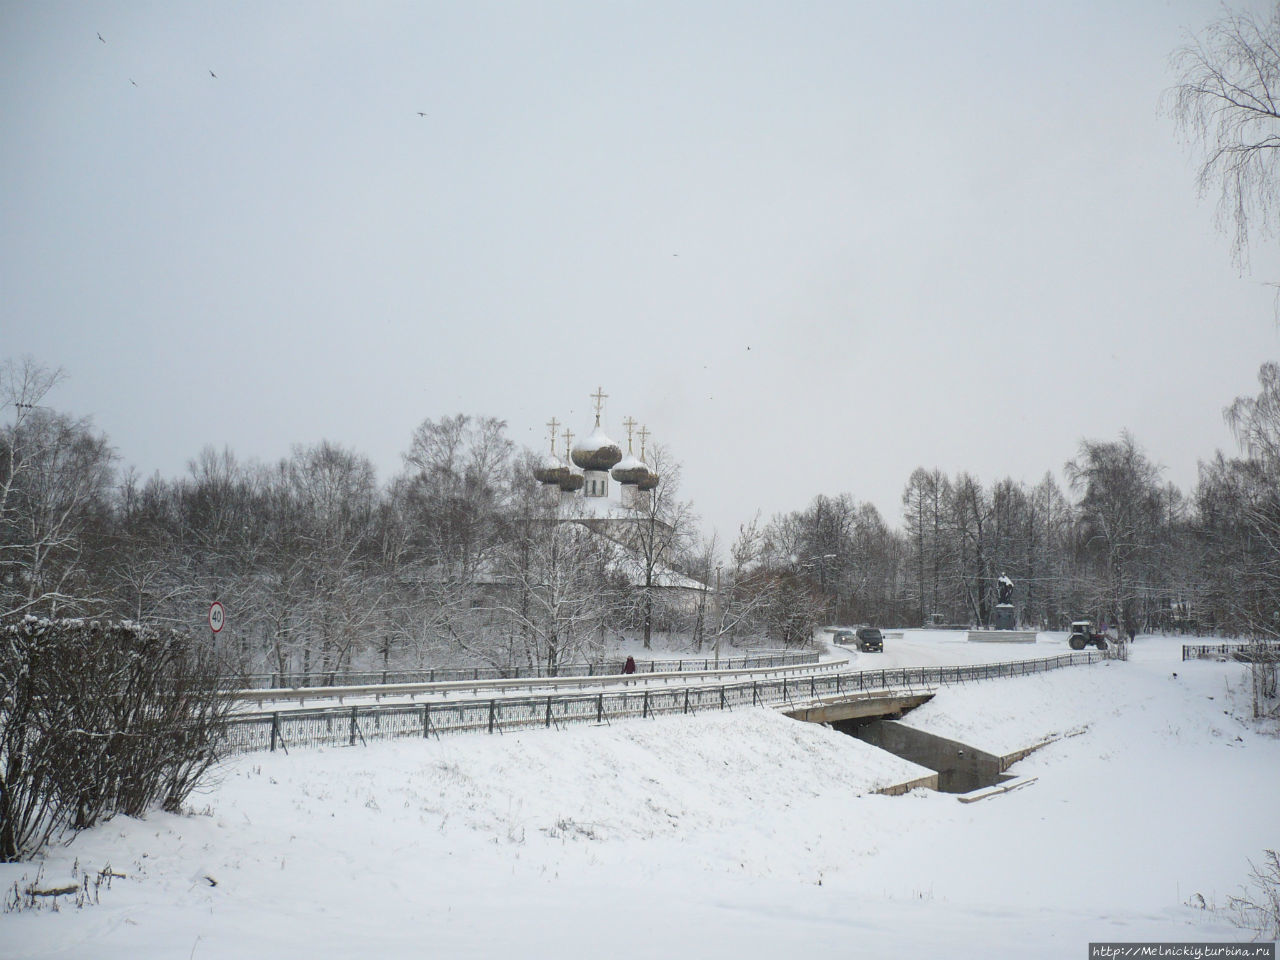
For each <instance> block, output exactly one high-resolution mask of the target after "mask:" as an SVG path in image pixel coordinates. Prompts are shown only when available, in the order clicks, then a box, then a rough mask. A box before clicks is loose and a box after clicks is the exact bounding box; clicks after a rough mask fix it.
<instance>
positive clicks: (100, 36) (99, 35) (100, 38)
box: [98, 34, 107, 43]
mask: <svg viewBox="0 0 1280 960" xmlns="http://www.w3.org/2000/svg"><path fill="white" fill-rule="evenodd" d="M98 39H99V40H102V34H98ZM102 42H103V43H106V42H107V41H105V40H102Z"/></svg>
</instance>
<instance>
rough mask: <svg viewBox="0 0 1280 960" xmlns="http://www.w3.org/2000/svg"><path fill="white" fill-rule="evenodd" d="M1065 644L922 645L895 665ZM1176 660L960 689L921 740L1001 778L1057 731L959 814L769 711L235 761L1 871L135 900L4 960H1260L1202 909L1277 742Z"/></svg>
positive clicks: (7, 929)
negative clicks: (1125, 955) (1238, 947)
mask: <svg viewBox="0 0 1280 960" xmlns="http://www.w3.org/2000/svg"><path fill="white" fill-rule="evenodd" d="M1064 639H1065V638H1058V637H1056V635H1041V640H1040V642H1038V643H1036V644H1032V645H1026V646H1022V645H1016V649H1015V647H1012V646H1011V647H1000V646H999V645H988V644H968V643H964V642H963V641H959V640H958V639H957V635H955V634H950V635H948V636H947V637H946V638H942V637H938V636H935V635H934V634H931V633H926V632H918V633H908V635H907V636H906V637H905V638H904V639H903V640H902V641H892V640H891V641H889V642H888V643H887V644H886V647H887V650H886V653H885V655H883V656H884V660H885V661H888V662H885V664H884V665H885V666H893V665H898V663H897V662H894V661H893V660H892V658H894V657H899V658H904V659H906V660H910V659H912V658H914V661H915V662H917V663H919V662H925V663H931V664H932V663H951V662H981V661H991V660H995V659H1002V658H1003V656H1004V654H1002V653H1001V652H1000V651H1002V650H1008V651H1010V653H1009V654H1008V655H1015V654H1016V655H1019V656H1030V655H1036V656H1046V655H1052V654H1054V653H1058V652H1064V651H1065V650H1066V646H1065V642H1063V641H1064ZM960 643H964V646H959V645H958V644H960ZM1180 643H1181V640H1180V639H1161V638H1144V639H1140V640H1139V641H1138V643H1137V645H1136V647H1135V650H1134V656H1133V659H1132V660H1131V661H1130V662H1128V663H1104V664H1097V665H1094V666H1091V667H1077V668H1071V669H1064V670H1058V671H1054V672H1051V673H1047V674H1040V675H1036V676H1031V677H1026V678H1018V679H1011V680H993V681H984V682H982V683H973V684H967V685H962V686H957V687H948V688H944V689H943V690H942V691H941V692H940V693H939V695H938V696H937V697H936V698H935V699H934V700H933V701H932V702H931V703H929V704H927V705H926V706H924V707H922V708H920V709H919V710H917V711H916V712H914V713H913V714H911V715H910V716H909V718H908V722H909V723H911V724H913V725H916V726H919V727H921V728H923V729H927V730H931V731H935V732H938V733H941V734H943V735H945V736H952V737H958V738H960V739H963V740H965V741H967V742H969V743H971V744H973V745H974V746H978V747H982V748H984V749H988V750H995V751H997V752H1005V751H1007V750H1012V749H1016V748H1019V747H1023V746H1028V745H1030V744H1032V743H1035V742H1038V741H1040V740H1042V739H1044V738H1045V737H1047V736H1050V735H1064V736H1062V738H1061V739H1059V740H1057V741H1055V742H1054V743H1051V744H1050V745H1049V746H1046V747H1045V748H1044V749H1042V750H1040V751H1039V752H1037V753H1034V754H1032V755H1031V756H1030V757H1028V758H1026V759H1025V760H1023V761H1021V762H1019V763H1018V764H1017V765H1016V766H1015V767H1014V770H1013V771H1012V772H1014V773H1018V774H1022V775H1026V776H1035V777H1037V778H1038V779H1037V781H1036V782H1035V783H1034V784H1032V785H1030V786H1028V787H1025V788H1023V789H1020V790H1018V791H1015V792H1013V793H1009V794H1005V795H1002V796H998V797H994V798H991V799H988V800H983V801H980V802H977V803H972V804H961V803H959V802H958V801H957V800H956V798H955V797H954V796H950V795H946V794H938V793H933V792H929V791H915V792H913V793H911V794H908V795H906V796H902V797H885V796H878V795H874V794H872V793H871V792H870V791H873V790H875V789H876V788H877V787H880V786H884V785H886V784H889V783H893V782H898V781H901V780H906V779H909V778H911V777H913V776H916V775H919V774H921V773H923V772H924V771H922V770H921V769H920V768H917V767H914V766H913V765H911V764H908V763H907V762H906V761H903V760H900V759H898V758H896V757H893V756H891V755H888V754H885V753H882V752H880V751H877V750H875V749H874V748H872V747H869V746H867V745H865V744H863V743H861V742H860V741H857V740H855V739H853V738H851V737H846V736H844V735H842V734H840V733H837V732H835V731H832V730H829V729H827V728H824V727H820V726H815V725H810V724H802V723H799V722H797V721H792V720H788V719H786V718H784V717H782V716H780V715H778V714H775V713H771V712H768V711H765V710H749V709H748V710H741V711H736V712H731V713H727V714H714V715H703V716H695V717H688V718H685V717H662V718H658V719H651V720H640V721H634V722H627V723H617V724H614V725H612V726H606V727H575V728H569V729H566V730H563V731H555V730H552V731H544V730H535V731H528V732H522V733H519V734H508V735H506V736H487V735H474V736H455V737H450V738H444V739H441V740H438V741H436V740H432V741H425V742H424V741H413V742H398V743H374V744H371V745H370V746H368V747H356V748H342V749H327V750H310V751H295V752H294V753H293V754H291V755H288V756H286V755H284V754H283V753H276V754H259V755H252V756H247V757H240V758H237V759H236V760H234V761H232V762H230V763H228V764H227V765H226V766H225V767H224V768H223V769H222V770H221V772H220V775H219V778H218V782H217V783H215V784H211V785H210V786H209V787H208V789H207V790H205V791H204V792H203V793H202V794H200V795H198V796H196V797H194V798H193V807H194V808H195V812H193V813H191V814H188V815H183V816H172V815H164V814H153V815H152V816H150V817H148V818H147V819H146V820H145V821H135V820H128V819H124V818H117V819H116V820H114V821H112V822H110V823H108V824H106V825H104V826H102V827H100V828H98V829H95V830H93V831H90V832H88V833H86V834H83V835H81V836H79V837H77V838H76V839H75V840H74V841H73V842H72V843H70V844H69V845H65V846H55V847H54V848H52V849H51V850H50V851H49V852H48V854H47V856H46V858H45V860H44V862H43V864H9V865H0V884H2V885H3V886H4V887H7V888H12V887H13V885H14V883H17V884H19V886H23V885H25V884H27V883H29V882H30V881H31V880H32V879H33V878H34V877H35V876H36V873H37V870H40V871H41V872H42V876H41V882H42V884H44V885H53V884H57V883H59V882H62V881H64V880H67V879H70V878H71V877H72V876H73V874H75V872H76V871H84V870H88V871H90V872H91V873H96V872H97V871H98V870H100V869H101V868H102V867H103V866H105V865H107V864H110V866H111V867H112V868H113V870H115V871H116V872H119V873H123V874H125V878H124V879H116V880H113V881H112V883H111V887H110V889H107V888H106V887H105V886H104V887H103V888H102V889H101V890H100V892H99V902H98V903H97V904H96V905H90V906H86V907H84V908H83V909H78V910H77V909H75V908H74V906H72V905H70V904H69V903H66V902H65V901H67V900H68V899H69V898H65V897H64V898H63V900H64V905H63V907H62V909H61V910H60V911H59V912H57V913H53V912H50V911H49V910H47V909H45V910H42V911H38V912H32V911H21V912H9V913H7V914H3V915H0V957H13V958H18V957H22V958H55V957H57V958H62V957H65V958H71V957H75V958H82V957H94V958H115V957H119V958H126V957H128V958H152V957H155V958H159V957H183V958H202V960H207V958H221V957H225V958H231V957H236V958H239V957H246V956H263V957H268V956H269V957H298V958H308V960H313V958H318V957H376V958H399V957H436V956H464V955H465V956H471V957H515V956H520V957H533V958H540V957H548V958H550V957H557V958H563V957H576V956H590V955H601V956H608V957H611V958H613V957H623V958H629V957H654V956H698V957H734V958H741V957H770V958H776V957H789V956H796V955H799V954H805V955H817V956H821V955H823V954H824V953H827V952H830V955H832V956H842V957H843V956H854V955H857V956H886V957H887V956H902V955H911V954H913V953H916V954H919V955H923V956H948V957H993V956H994V957H1008V956H1036V957H1072V958H1078V957H1082V956H1085V955H1086V945H1087V943H1088V942H1089V941H1098V940H1123V941H1152V940H1196V941H1242V940H1246V939H1248V936H1249V934H1248V933H1247V932H1246V931H1242V930H1240V929H1238V928H1237V927H1235V926H1233V925H1232V924H1231V923H1230V922H1229V919H1228V917H1227V916H1226V915H1225V913H1222V912H1215V911H1212V910H1204V909H1199V908H1198V904H1199V899H1198V898H1199V897H1203V898H1204V900H1205V901H1206V902H1207V903H1208V904H1210V905H1213V904H1218V905H1222V904H1224V903H1225V902H1226V900H1227V897H1228V895H1229V894H1231V893H1236V892H1240V891H1241V890H1242V889H1243V885H1244V884H1245V882H1246V880H1247V875H1248V872H1249V860H1250V859H1253V860H1255V861H1259V860H1260V859H1261V856H1262V852H1263V849H1264V848H1272V849H1275V848H1277V847H1280V835H1277V834H1278V833H1280V828H1278V827H1277V826H1276V819H1275V805H1276V796H1277V791H1278V788H1280V739H1277V738H1276V737H1275V736H1274V735H1264V734H1262V733H1260V732H1258V731H1257V730H1256V729H1255V727H1254V726H1253V725H1252V724H1251V723H1249V722H1245V721H1243V720H1241V719H1239V717H1241V716H1247V704H1246V703H1245V700H1244V693H1243V692H1242V689H1241V688H1243V686H1244V672H1243V668H1242V667H1240V666H1239V665H1228V664H1218V663H1210V662H1191V663H1182V662H1181V661H1180V660H1179V644H1180ZM895 646H896V649H895ZM973 648H977V650H976V651H975V650H974V649H973ZM912 650H914V653H913V652H911V651H912ZM880 657H881V655H878V654H864V655H862V656H861V661H862V663H860V664H859V665H860V666H862V665H868V666H869V665H870V664H868V663H867V661H875V663H876V664H878V663H879V662H880ZM955 658H961V659H955ZM215 883H216V885H214V884H215ZM1189 902H1190V903H1195V904H1197V906H1188V905H1187V904H1188V903H1189Z"/></svg>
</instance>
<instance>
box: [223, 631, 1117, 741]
mask: <svg viewBox="0 0 1280 960" xmlns="http://www.w3.org/2000/svg"><path fill="white" fill-rule="evenodd" d="M1101 658H1102V657H1101V654H1098V653H1095V652H1093V651H1089V652H1086V653H1071V654H1064V655H1059V656H1055V657H1046V658H1042V659H1037V660H1017V661H1011V662H1005V663H992V664H976V665H967V666H953V667H898V668H892V669H883V670H861V671H853V670H850V669H849V665H848V664H847V663H839V662H836V663H827V664H807V665H797V666H790V667H777V668H770V669H766V670H727V671H694V672H684V673H681V674H679V678H680V682H677V681H676V679H673V677H672V675H666V676H664V675H661V674H645V675H643V676H641V675H637V674H632V675H615V676H612V677H596V678H591V679H592V681H593V682H594V683H595V684H596V689H595V690H594V691H593V692H587V691H585V690H583V689H581V688H578V689H575V690H566V689H562V688H561V684H559V683H551V684H548V680H549V679H555V678H539V679H536V680H534V679H527V680H524V681H518V682H519V683H523V686H512V685H511V681H501V682H499V681H491V682H489V686H488V688H487V689H488V694H489V695H488V696H480V695H478V694H479V690H478V689H477V688H476V681H472V682H470V683H464V687H465V689H461V690H460V689H458V688H457V686H456V683H457V682H450V683H451V684H452V685H451V686H449V687H448V688H447V689H443V690H441V689H430V688H431V687H432V686H433V685H431V684H425V685H424V684H418V685H411V686H414V687H415V689H413V690H410V691H398V692H397V695H398V696H399V697H400V699H399V700H398V701H397V702H381V701H380V700H379V701H377V702H374V703H372V704H369V703H364V704H360V703H352V704H349V705H348V704H341V705H335V704H334V703H332V702H330V704H329V705H324V706H313V707H306V706H303V705H300V706H299V707H296V708H292V707H291V708H288V709H274V710H270V711H263V710H257V711H252V712H251V711H248V710H243V711H242V712H239V713H235V714H233V715H232V716H231V717H230V719H229V721H228V729H227V740H228V746H229V748H230V750H231V752H233V753H243V752H251V751H256V750H276V749H286V750H287V749H289V748H291V747H296V746H321V745H333V746H336V745H344V744H349V745H355V744H357V743H367V742H368V741H370V740H374V739H390V738H395V737H419V738H426V737H432V736H436V737H439V736H441V735H443V734H448V733H503V732H507V731H511V730H519V729H529V728H536V727H542V728H548V729H549V728H552V727H555V728H559V727H561V726H564V725H566V724H570V723H597V724H600V723H611V722H613V721H614V720H623V719H631V718H635V719H644V718H648V717H656V716H660V715H671V714H683V715H687V714H696V713H701V712H705V711H707V710H728V709H734V708H737V707H746V706H765V707H770V708H772V709H776V710H780V711H782V712H784V713H786V714H787V715H788V716H792V717H795V718H796V719H800V720H807V721H809V722H814V723H832V722H837V721H839V720H844V719H857V718H865V717H891V716H895V715H901V713H903V712H904V711H906V710H908V709H911V708H912V707H914V706H918V705H919V704H920V703H923V702H925V701H926V700H928V699H929V698H930V697H931V696H933V695H934V693H935V692H936V691H937V690H938V688H939V687H941V686H943V685H945V684H950V683H964V682H969V681H974V680H985V679H994V678H998V677H1014V676H1023V675H1028V674H1033V673H1041V672H1044V671H1047V670H1056V669H1061V668H1064V667H1069V666H1077V665H1084V664H1091V663H1094V662H1096V661H1097V660H1099V659H1101ZM559 679H560V680H562V681H566V682H568V681H572V682H574V683H582V682H583V680H584V678H581V677H576V678H559ZM642 680H643V682H641V681H642ZM495 683H500V685H499V686H494V685H493V684H495ZM535 685H536V686H535ZM379 689H380V690H381V694H380V696H381V697H390V696H391V694H390V693H389V692H388V691H387V688H386V685H379ZM468 690H469V691H471V693H470V695H469V696H468V695H467V691H468ZM292 692H293V693H296V691H292ZM326 693H329V694H330V696H329V697H328V699H329V700H330V701H334V700H336V699H337V696H336V695H335V694H334V692H333V691H325V689H324V688H315V687H313V688H309V689H308V692H307V694H306V696H311V697H313V698H314V697H324V696H325V694H326ZM265 694H267V691H257V690H255V691H251V692H250V691H241V695H242V697H243V698H244V699H243V700H242V705H244V704H247V703H248V702H249V701H250V700H252V701H254V702H255V703H259V704H260V703H262V702H264V701H263V700H261V699H260V698H261V697H263V696H264V695H265ZM342 695H343V696H351V695H353V694H352V691H351V690H350V688H348V689H347V690H345V691H344V693H343V694H342ZM267 702H270V701H267Z"/></svg>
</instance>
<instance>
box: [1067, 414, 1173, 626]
mask: <svg viewBox="0 0 1280 960" xmlns="http://www.w3.org/2000/svg"><path fill="white" fill-rule="evenodd" d="M1066 471H1067V477H1068V478H1069V479H1070V481H1071V486H1072V487H1073V488H1074V489H1076V490H1078V491H1080V492H1081V493H1082V498H1081V501H1080V515H1079V522H1080V531H1081V536H1082V543H1083V546H1084V548H1085V550H1086V551H1088V553H1089V554H1090V555H1091V556H1092V557H1094V558H1095V559H1096V561H1097V563H1098V564H1099V581H1098V587H1099V590H1098V594H1097V603H1098V607H1099V608H1100V609H1101V610H1102V611H1103V612H1104V614H1105V615H1106V617H1107V618H1108V619H1109V620H1110V622H1111V623H1112V624H1113V625H1114V626H1116V627H1117V628H1118V629H1122V630H1126V629H1135V621H1136V615H1135V614H1136V610H1135V607H1136V603H1137V601H1138V599H1139V598H1140V596H1141V590H1140V585H1141V583H1142V582H1143V580H1144V577H1145V576H1146V575H1147V574H1148V573H1149V571H1150V559H1151V554H1152V551H1153V548H1154V546H1155V544H1156V542H1157V533H1158V531H1159V526H1160V516H1161V491H1160V483H1159V480H1160V468H1159V467H1158V466H1156V465H1155V464H1154V463H1152V462H1151V461H1150V460H1148V459H1147V457H1146V455H1145V454H1144V453H1143V452H1142V449H1141V448H1140V447H1139V446H1138V443H1137V441H1136V440H1134V438H1133V437H1132V436H1131V435H1130V434H1129V433H1127V432H1126V433H1123V434H1121V437H1120V440H1119V441H1110V442H1108V441H1092V440H1082V441H1081V442H1080V450H1079V453H1078V454H1077V456H1076V457H1075V458H1074V459H1073V460H1070V461H1068V462H1067V465H1066Z"/></svg>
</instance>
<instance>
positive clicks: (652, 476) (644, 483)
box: [636, 467, 662, 490]
mask: <svg viewBox="0 0 1280 960" xmlns="http://www.w3.org/2000/svg"><path fill="white" fill-rule="evenodd" d="M644 473H645V476H644V479H643V480H639V481H637V482H636V489H638V490H652V489H653V488H654V487H656V486H657V485H658V481H659V480H661V479H662V478H661V477H659V476H658V475H657V474H656V473H654V472H653V471H652V470H649V469H648V468H647V467H646V468H645V471H644Z"/></svg>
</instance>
